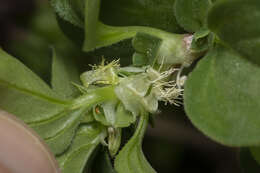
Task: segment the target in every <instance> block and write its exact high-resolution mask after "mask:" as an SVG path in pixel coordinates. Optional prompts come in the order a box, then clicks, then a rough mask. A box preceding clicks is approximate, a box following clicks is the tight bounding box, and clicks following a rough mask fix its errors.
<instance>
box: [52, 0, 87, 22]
mask: <svg viewBox="0 0 260 173" xmlns="http://www.w3.org/2000/svg"><path fill="white" fill-rule="evenodd" d="M71 2H72V3H74V4H75V3H78V1H70V0H51V5H52V7H53V8H54V10H55V12H56V13H57V14H58V15H59V16H60V17H61V18H62V19H63V20H65V21H68V22H70V23H71V24H73V25H75V26H77V27H83V26H84V20H82V19H81V18H80V17H79V16H78V13H77V11H76V10H75V9H74V8H73V6H72V5H71ZM75 6H76V7H78V5H77V4H75Z"/></svg>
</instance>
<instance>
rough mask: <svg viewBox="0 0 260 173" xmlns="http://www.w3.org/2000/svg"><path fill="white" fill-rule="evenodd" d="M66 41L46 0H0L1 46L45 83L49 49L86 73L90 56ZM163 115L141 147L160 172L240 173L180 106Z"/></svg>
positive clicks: (231, 154)
mask: <svg viewBox="0 0 260 173" xmlns="http://www.w3.org/2000/svg"><path fill="white" fill-rule="evenodd" d="M47 13H48V14H47ZM46 14H47V15H46ZM49 16H50V18H49ZM51 18H52V19H51ZM46 19H47V20H46ZM64 40H66V38H65V37H64V36H61V33H60V31H59V29H58V28H57V24H56V23H55V16H54V14H52V11H51V9H50V7H49V6H48V2H47V1H45V0H0V46H1V47H3V48H4V49H5V50H6V51H8V52H9V53H10V54H12V55H13V56H16V57H19V59H20V60H21V61H23V62H24V63H25V64H26V65H27V66H28V67H30V68H31V69H32V70H33V71H35V72H36V73H37V74H38V75H40V76H41V77H42V78H43V79H44V80H45V81H47V82H48V80H49V75H50V74H49V71H48V68H49V67H50V45H54V44H56V45H58V46H59V47H61V49H67V51H68V49H69V51H70V52H69V53H67V55H69V56H74V57H76V58H77V59H80V61H84V63H81V64H83V66H82V67H81V68H82V69H84V68H87V64H88V63H89V62H90V61H89V59H90V58H89V59H87V58H86V57H87V56H90V55H88V54H84V53H82V52H80V49H78V48H76V46H75V45H73V44H72V43H68V44H66V45H63V44H64ZM82 59H84V60H82ZM32 61H33V62H34V63H32ZM46 69H47V70H46ZM160 110H161V112H160V113H159V114H158V115H156V116H155V117H156V118H155V127H154V128H151V127H149V129H148V131H147V135H146V136H145V140H144V144H143V149H144V153H145V155H146V156H147V158H148V160H149V161H150V162H151V165H153V167H154V168H155V169H156V170H157V171H158V172H159V173H173V172H178V173H191V172H192V173H240V172H241V170H240V161H239V160H240V159H239V152H240V150H239V149H238V148H229V147H226V146H222V145H220V144H218V143H216V142H214V141H212V140H210V139H209V138H207V137H206V136H204V135H203V134H202V133H201V132H199V131H198V130H197V129H195V128H194V127H193V125H192V124H191V123H190V121H189V120H188V118H187V116H186V115H185V113H184V112H183V107H182V106H180V107H176V106H169V105H168V106H165V105H163V104H162V105H160Z"/></svg>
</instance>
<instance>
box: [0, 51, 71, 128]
mask: <svg viewBox="0 0 260 173" xmlns="http://www.w3.org/2000/svg"><path fill="white" fill-rule="evenodd" d="M0 95H1V100H0V108H1V109H3V110H6V111H8V112H10V113H13V114H14V115H16V116H17V117H19V118H20V119H22V120H23V121H25V122H26V123H32V122H36V121H42V120H45V119H49V118H51V117H53V116H54V115H56V114H57V113H59V112H60V111H61V110H63V109H64V108H65V107H67V106H68V103H67V102H65V101H63V100H61V99H59V98H58V96H57V95H56V93H55V92H53V91H52V90H51V88H50V87H49V86H48V85H47V84H45V83H44V82H43V81H42V80H41V79H40V78H39V77H38V76H36V75H35V74H34V73H33V72H32V71H31V70H29V69H28V68H26V67H25V66H24V65H23V64H22V63H21V62H19V61H18V60H17V59H15V58H13V57H11V56H10V55H8V54H7V53H5V52H4V51H3V50H1V49H0Z"/></svg>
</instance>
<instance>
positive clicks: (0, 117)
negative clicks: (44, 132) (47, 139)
mask: <svg viewBox="0 0 260 173" xmlns="http://www.w3.org/2000/svg"><path fill="white" fill-rule="evenodd" d="M0 172H1V173H35V172H37V173H47V172H48V173H61V172H60V170H59V168H58V164H57V162H56V160H55V158H54V156H53V155H52V154H51V152H50V151H49V149H48V147H47V145H46V144H45V143H44V142H43V140H41V138H40V137H39V136H38V135H37V134H36V133H35V132H34V131H33V130H32V129H30V128H29V127H28V126H27V125H26V124H24V123H23V122H22V121H20V120H19V119H17V118H16V117H15V116H13V115H11V114H9V113H7V112H4V111H2V110H0Z"/></svg>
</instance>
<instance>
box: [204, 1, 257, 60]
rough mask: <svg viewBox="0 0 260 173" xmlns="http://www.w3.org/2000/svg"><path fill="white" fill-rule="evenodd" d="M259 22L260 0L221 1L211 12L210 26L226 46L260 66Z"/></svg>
mask: <svg viewBox="0 0 260 173" xmlns="http://www.w3.org/2000/svg"><path fill="white" fill-rule="evenodd" d="M259 20H260V1H259V0H247V1H244V0H230V1H219V2H217V3H216V4H215V5H214V6H213V8H212V9H211V10H210V12H209V16H208V26H209V29H210V30H212V31H213V32H215V33H216V34H217V35H218V36H219V38H220V39H221V40H223V41H224V42H225V43H226V44H228V45H229V46H230V47H232V48H233V49H235V50H236V51H238V52H239V53H241V54H242V55H243V56H245V57H246V58H248V59H249V60H251V61H252V62H253V63H256V64H258V65H259V64H260V60H259V56H260V49H259V46H260V23H259V22H258V21H259Z"/></svg>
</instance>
